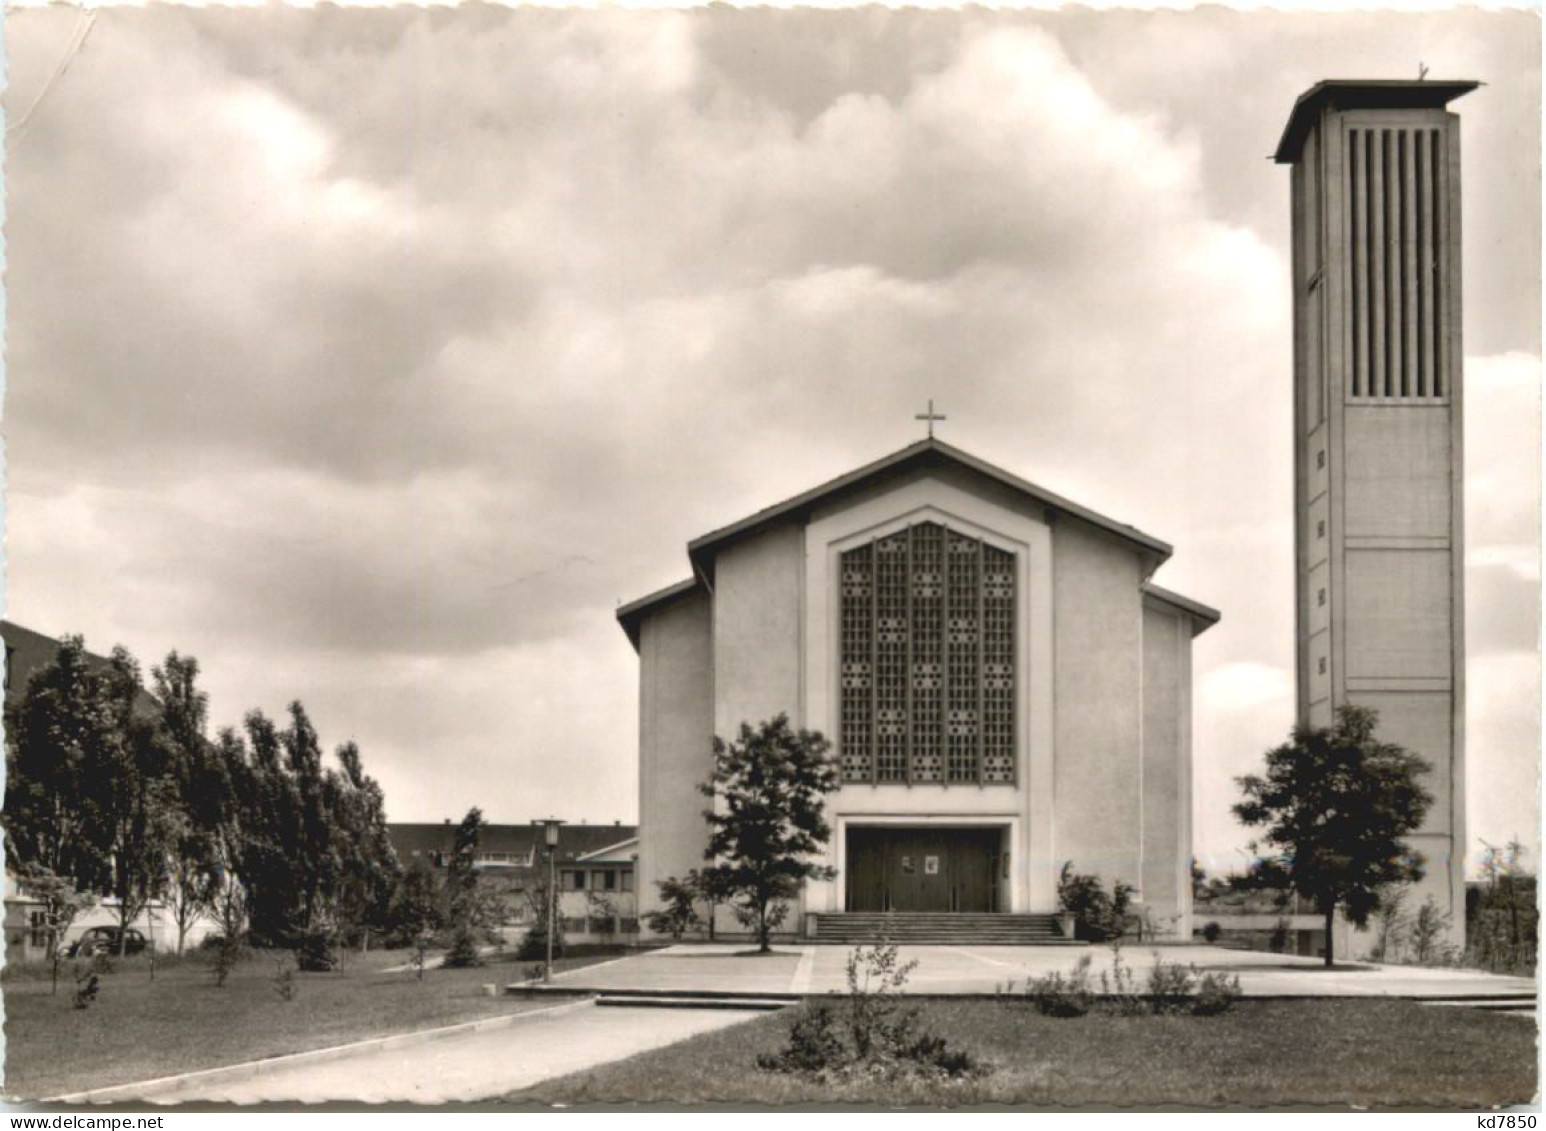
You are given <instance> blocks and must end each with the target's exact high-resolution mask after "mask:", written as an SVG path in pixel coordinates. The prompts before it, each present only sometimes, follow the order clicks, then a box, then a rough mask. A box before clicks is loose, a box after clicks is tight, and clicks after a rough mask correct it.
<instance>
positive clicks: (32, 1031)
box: [4, 948, 619, 1099]
mask: <svg viewBox="0 0 1546 1131" xmlns="http://www.w3.org/2000/svg"><path fill="white" fill-rule="evenodd" d="M615 953H619V952H618V951H617V950H615V949H602V948H596V949H595V950H593V951H591V952H589V953H584V954H580V955H576V956H573V957H569V958H565V959H562V960H560V961H558V962H555V963H554V964H553V965H554V968H555V969H566V968H573V967H576V966H583V965H588V964H590V963H594V962H601V961H605V960H606V959H607V958H609V957H611V956H612V955H613V954H615ZM408 958H409V952H408V951H406V950H393V951H377V952H374V953H372V954H369V955H365V956H358V955H355V956H351V957H350V958H349V960H348V963H347V965H346V967H345V969H344V970H343V971H342V972H338V973H328V974H299V973H297V974H295V975H294V976H293V978H294V981H293V985H294V993H293V996H292V998H291V1000H288V1001H286V1000H285V999H284V998H283V997H282V996H281V995H280V992H279V984H278V982H277V981H276V978H275V972H276V967H275V962H274V956H273V955H272V953H268V952H255V953H254V954H253V956H252V957H251V958H250V959H249V960H248V961H245V962H243V963H241V964H240V965H239V966H238V967H237V968H236V970H235V972H233V973H232V975H231V977H230V979H229V980H228V981H227V982H226V984H225V986H224V987H219V986H216V985H215V983H214V978H213V975H212V973H211V971H210V968H209V965H208V960H207V958H205V957H204V956H190V957H188V958H185V959H181V960H174V961H167V960H163V961H162V962H161V963H159V964H158V967H157V970H156V977H155V981H154V982H152V981H151V980H150V969H149V965H148V963H147V960H146V959H145V958H144V957H143V956H138V957H135V958H128V959H113V960H112V963H113V970H112V972H111V973H107V974H104V975H101V978H100V985H101V989H100V992H99V994H98V997H97V1000H96V1003H95V1004H93V1005H92V1006H90V1007H89V1008H87V1009H75V1008H73V1007H72V1006H71V989H72V988H73V981H72V979H71V977H70V974H69V964H68V963H67V964H66V966H65V972H64V974H63V978H62V980H61V982H60V986H59V992H58V994H57V995H54V994H50V992H49V981H48V978H47V976H46V974H45V973H44V971H43V970H42V969H41V968H39V967H30V968H19V969H17V968H9V969H7V970H6V977H5V982H4V987H5V1094H6V1095H8V1096H14V1097H25V1098H30V1099H37V1098H44V1097H48V1096H54V1095H59V1094H61V1093H67V1092H72V1091H81V1090H85V1089H87V1088H99V1087H104V1086H106V1085H109V1084H122V1083H130V1082H133V1081H135V1080H148V1079H154V1078H155V1077H158V1076H168V1075H172V1074H175V1073H178V1072H190V1071H193V1070H195V1069H200V1068H216V1067H219V1066H221V1065H226V1064H236V1063H240V1062H242V1061H245V1060H258V1059H262V1058H265V1057H271V1056H281V1055H283V1054H285V1053H292V1052H301V1051H304V1050H307V1049H316V1048H326V1047H328V1046H329V1045H338V1044H346V1043H348V1042H350V1041H358V1040H364V1039H366V1038H368V1037H380V1036H387V1035H389V1034H392V1033H404V1032H410V1031H412V1030H415V1029H430V1028H434V1027H436V1026H440V1025H453V1024H456V1023H457V1022H460V1021H472V1020H476V1019H478V1018H482V1017H489V1016H494V1015H497V1014H504V1013H517V1012H522V1011H525V1010H529V1009H537V1008H541V1007H543V1006H545V1005H551V1004H552V1003H551V1002H547V1001H543V1000H540V999H539V1000H528V999H527V998H525V997H524V996H517V995H506V994H503V993H501V994H499V996H497V997H489V996H487V995H486V994H485V993H484V991H483V986H484V984H485V983H490V982H492V983H494V984H496V985H498V986H499V987H500V988H501V990H502V989H503V987H504V986H505V984H507V983H509V982H515V981H520V980H521V979H523V978H524V977H525V976H526V973H527V971H528V969H529V968H530V967H531V965H532V964H531V963H529V962H516V961H514V960H513V959H508V958H503V957H495V956H491V957H490V959H489V962H488V964H487V965H484V966H482V967H475V968H472V969H466V970H433V969H432V970H428V971H426V972H425V975H424V980H423V981H422V982H421V981H419V980H418V979H417V978H416V977H414V975H413V973H412V972H388V968H390V967H393V966H401V965H402V964H403V963H405V962H407V961H408Z"/></svg>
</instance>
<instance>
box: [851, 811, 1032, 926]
mask: <svg viewBox="0 0 1546 1131" xmlns="http://www.w3.org/2000/svg"><path fill="white" fill-rule="evenodd" d="M1001 840H1002V835H1001V831H1000V830H999V829H996V828H937V827H921V828H892V827H867V828H866V827H859V828H850V829H849V830H848V881H847V884H848V899H847V904H848V910H850V911H995V910H998V908H997V907H995V906H994V904H995V902H996V900H995V899H994V891H995V888H994V872H995V864H996V863H997V861H998V859H999V855H998V854H999V846H1000V842H1001Z"/></svg>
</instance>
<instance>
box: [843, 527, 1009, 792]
mask: <svg viewBox="0 0 1546 1131" xmlns="http://www.w3.org/2000/svg"><path fill="white" fill-rule="evenodd" d="M840 570H841V584H840V586H839V593H840V596H841V602H842V605H841V620H840V626H841V627H840V640H839V647H840V650H841V660H840V667H839V670H840V676H839V680H840V689H841V713H840V727H841V730H840V749H841V752H842V769H843V780H844V781H850V782H945V783H955V784H974V785H975V784H984V785H991V784H997V783H1003V784H1013V782H1014V780H1015V557H1014V555H1013V554H1011V553H1009V552H1007V551H1005V550H1000V549H998V548H996V547H994V546H990V545H988V544H986V543H985V542H983V541H982V540H981V539H979V538H973V537H970V536H968V535H965V534H962V533H960V532H958V531H954V530H950V529H947V528H946V527H944V526H942V525H940V524H939V523H934V522H921V523H918V524H916V525H914V526H910V527H908V528H907V529H905V530H900V531H897V532H896V533H894V534H888V535H886V536H884V537H882V538H877V539H875V540H873V541H871V542H869V543H868V544H866V545H863V546H858V547H855V548H854V549H852V550H849V551H847V552H846V553H844V554H843V555H842V556H841V561H840Z"/></svg>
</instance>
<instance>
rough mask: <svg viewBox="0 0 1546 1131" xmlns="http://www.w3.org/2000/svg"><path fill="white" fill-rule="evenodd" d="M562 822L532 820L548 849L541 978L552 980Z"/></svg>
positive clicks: (547, 980) (549, 819)
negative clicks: (544, 956) (545, 948)
mask: <svg viewBox="0 0 1546 1131" xmlns="http://www.w3.org/2000/svg"><path fill="white" fill-rule="evenodd" d="M563 823H564V822H563V821H561V820H559V819H558V818H557V817H543V818H542V819H541V820H537V821H533V822H532V824H534V825H541V826H542V836H543V843H544V844H545V845H547V850H548V958H547V962H546V963H544V964H543V967H542V980H543V981H544V982H551V981H552V980H553V918H554V916H556V915H557V914H558V880H557V872H556V868H557V865H556V863H555V862H556V861H557V859H558V826H559V825H561V824H563Z"/></svg>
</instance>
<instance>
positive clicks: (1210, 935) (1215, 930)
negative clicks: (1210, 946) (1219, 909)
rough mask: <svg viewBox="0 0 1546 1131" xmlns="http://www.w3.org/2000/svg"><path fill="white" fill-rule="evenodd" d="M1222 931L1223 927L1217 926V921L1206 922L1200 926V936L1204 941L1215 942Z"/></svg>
mask: <svg viewBox="0 0 1546 1131" xmlns="http://www.w3.org/2000/svg"><path fill="white" fill-rule="evenodd" d="M1223 933H1224V928H1223V927H1221V926H1219V925H1218V924H1217V923H1214V922H1208V923H1204V924H1203V926H1202V937H1203V941H1204V942H1210V943H1216V942H1218V941H1219V936H1220V935H1222V934H1223Z"/></svg>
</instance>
